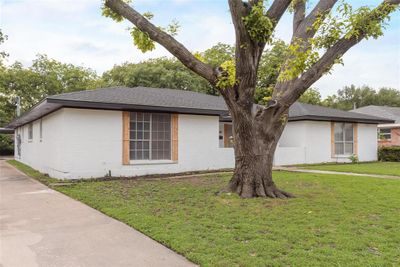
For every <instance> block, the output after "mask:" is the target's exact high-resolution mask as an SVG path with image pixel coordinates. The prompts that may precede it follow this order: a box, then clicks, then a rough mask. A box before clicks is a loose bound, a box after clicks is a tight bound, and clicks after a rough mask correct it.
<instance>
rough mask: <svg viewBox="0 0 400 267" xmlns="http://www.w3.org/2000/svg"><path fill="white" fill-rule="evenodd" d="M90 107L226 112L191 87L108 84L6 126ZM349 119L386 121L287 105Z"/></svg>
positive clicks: (50, 100) (300, 113) (311, 115)
mask: <svg viewBox="0 0 400 267" xmlns="http://www.w3.org/2000/svg"><path fill="white" fill-rule="evenodd" d="M63 107H65V108H91V109H107V110H141V111H156V112H175V113H185V114H199V115H216V116H223V115H227V114H228V109H227V106H226V104H225V102H224V100H223V98H222V97H219V96H212V95H207V94H203V93H197V92H193V91H184V90H176V89H167V88H147V87H134V88H128V87H109V88H100V89H95V90H87V91H79V92H71V93H65V94H59V95H54V96H49V97H46V98H45V99H43V100H42V101H41V102H39V103H38V104H36V105H35V106H34V107H33V108H31V109H30V110H29V111H27V112H25V113H24V114H22V115H21V116H20V117H19V118H16V119H15V120H14V121H12V122H11V123H10V124H9V125H7V127H8V128H12V129H13V128H16V127H18V126H21V125H24V124H26V123H29V122H31V121H34V120H37V119H38V118H41V117H43V116H44V115H46V114H49V113H51V112H53V111H55V110H58V109H60V108H63ZM298 120H317V121H321V120H322V121H350V122H363V123H375V124H378V123H390V122H392V121H391V120H385V119H382V118H379V117H375V116H370V115H364V114H358V113H354V112H347V111H342V110H337V109H332V108H326V107H321V106H315V105H309V104H302V103H295V104H294V105H293V106H292V107H290V109H289V121H298Z"/></svg>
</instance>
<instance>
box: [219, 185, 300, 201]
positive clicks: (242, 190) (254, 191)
mask: <svg viewBox="0 0 400 267" xmlns="http://www.w3.org/2000/svg"><path fill="white" fill-rule="evenodd" d="M224 191H225V190H224ZM226 191H229V192H232V193H237V194H238V195H239V196H240V197H242V198H253V197H267V198H281V199H285V198H294V197H295V196H294V195H293V194H291V193H288V192H285V191H283V190H281V189H279V188H277V187H276V185H275V184H272V185H270V186H264V185H263V184H259V185H250V184H242V183H240V182H237V181H231V182H230V184H229V187H228V190H226Z"/></svg>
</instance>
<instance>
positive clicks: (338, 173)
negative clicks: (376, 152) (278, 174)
mask: <svg viewBox="0 0 400 267" xmlns="http://www.w3.org/2000/svg"><path fill="white" fill-rule="evenodd" d="M276 170H281V171H288V172H307V173H320V174H337V175H350V176H363V177H373V178H382V179H395V180H396V179H397V180H400V176H393V175H381V174H367V173H354V172H336V171H322V170H310V169H303V168H298V167H279V168H277V169H276Z"/></svg>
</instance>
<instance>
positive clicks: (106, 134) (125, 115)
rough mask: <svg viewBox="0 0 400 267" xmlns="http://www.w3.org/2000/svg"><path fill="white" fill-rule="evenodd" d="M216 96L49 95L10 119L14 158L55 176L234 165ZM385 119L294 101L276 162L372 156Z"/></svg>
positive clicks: (156, 92) (113, 91) (125, 91)
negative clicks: (14, 145) (379, 125)
mask: <svg viewBox="0 0 400 267" xmlns="http://www.w3.org/2000/svg"><path fill="white" fill-rule="evenodd" d="M227 115H228V114H227V108H226V105H225V103H224V101H223V99H222V98H221V97H216V96H210V95H205V94H201V93H196V92H190V91H181V90H172V89H155V88H144V87H136V88H123V87H116V88H104V89H97V90H90V91H82V92H73V93H66V94H61V95H56V96H50V97H47V98H45V99H44V100H42V101H41V102H40V103H38V104H37V105H36V106H34V107H33V108H32V109H31V110H30V111H28V112H26V113H24V114H23V115H22V116H20V117H19V118H17V119H15V120H14V121H12V122H11V123H10V124H9V125H8V127H9V128H12V129H15V136H16V141H15V144H16V149H15V151H16V153H15V157H16V159H17V160H19V161H21V162H23V163H25V164H28V165H30V166H32V167H33V168H35V169H37V170H39V171H41V172H43V173H48V174H49V175H50V176H52V177H55V178H62V179H75V178H90V177H103V176H106V175H111V176H140V175H148V174H167V173H179V172H188V171H200V170H217V169H223V168H233V167H234V151H233V148H232V141H233V140H232V137H231V136H232V123H231V122H230V120H229V117H228V116H227ZM386 122H387V123H390V122H392V121H390V120H384V119H381V118H377V117H373V116H368V115H363V114H356V113H351V112H346V111H341V110H335V109H329V108H324V107H319V106H313V105H307V104H300V103H295V104H294V105H293V106H292V107H291V108H290V113H289V122H288V124H287V127H286V129H285V130H284V132H283V135H282V137H281V139H280V142H279V146H278V148H277V151H276V155H275V165H288V164H300V163H319V162H336V161H348V157H349V156H350V155H352V154H356V155H358V157H359V159H360V160H361V161H374V160H376V159H377V145H376V143H377V142H376V141H377V134H376V129H377V124H378V123H386Z"/></svg>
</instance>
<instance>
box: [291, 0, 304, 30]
mask: <svg viewBox="0 0 400 267" xmlns="http://www.w3.org/2000/svg"><path fill="white" fill-rule="evenodd" d="M305 17H306V1H305V0H297V2H296V3H295V6H294V13H293V33H295V32H296V30H297V28H298V27H299V25H300V24H301V23H302V22H303V20H304V18H305Z"/></svg>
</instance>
